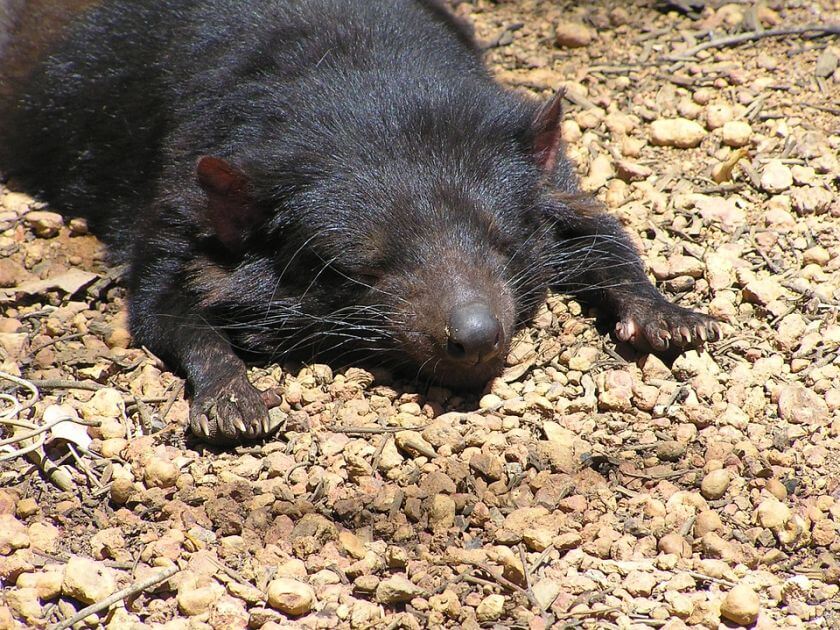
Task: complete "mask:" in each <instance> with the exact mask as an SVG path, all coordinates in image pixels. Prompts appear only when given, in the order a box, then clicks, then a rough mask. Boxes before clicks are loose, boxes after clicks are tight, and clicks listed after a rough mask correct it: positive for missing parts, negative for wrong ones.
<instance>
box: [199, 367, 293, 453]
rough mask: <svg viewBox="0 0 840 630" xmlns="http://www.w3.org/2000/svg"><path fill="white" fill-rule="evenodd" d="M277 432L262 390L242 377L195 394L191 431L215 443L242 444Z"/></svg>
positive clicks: (202, 438)
mask: <svg viewBox="0 0 840 630" xmlns="http://www.w3.org/2000/svg"><path fill="white" fill-rule="evenodd" d="M276 429H277V423H276V422H272V420H271V418H270V416H269V413H268V407H266V404H265V402H263V398H262V395H261V393H260V392H259V390H257V389H256V388H255V387H254V386H253V385H251V383H250V382H248V379H247V378H246V377H245V376H244V375H242V376H237V377H234V378H232V379H230V380H227V381H222V382H220V383H218V384H216V385H214V386H211V387H208V388H205V389H204V390H201V391H199V392H197V393H196V396H195V398H194V399H193V401H192V405H191V409H190V430H191V431H192V432H193V434H194V435H195V436H196V437H198V438H199V439H201V440H204V441H206V442H210V443H212V444H240V443H242V442H246V441H249V440H256V439H258V438H262V437H265V436H268V435H270V434H271V433H272V432H273V431H274V430H276Z"/></svg>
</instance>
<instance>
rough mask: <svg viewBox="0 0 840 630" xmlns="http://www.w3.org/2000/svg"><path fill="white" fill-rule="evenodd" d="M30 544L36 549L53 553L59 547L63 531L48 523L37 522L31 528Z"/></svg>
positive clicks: (29, 531)
mask: <svg viewBox="0 0 840 630" xmlns="http://www.w3.org/2000/svg"><path fill="white" fill-rule="evenodd" d="M28 533H29V544H30V545H31V546H32V547H34V548H35V549H40V550H41V551H46V552H47V553H53V552H54V551H55V550H56V547H57V546H58V540H59V538H60V537H61V530H59V529H58V527H56V526H55V525H53V524H52V523H50V522H48V521H35V522H34V523H32V525H30V526H29V529H28Z"/></svg>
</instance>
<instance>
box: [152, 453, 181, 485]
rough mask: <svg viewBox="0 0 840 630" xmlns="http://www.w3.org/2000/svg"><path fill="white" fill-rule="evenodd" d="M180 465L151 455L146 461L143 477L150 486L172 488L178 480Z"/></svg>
mask: <svg viewBox="0 0 840 630" xmlns="http://www.w3.org/2000/svg"><path fill="white" fill-rule="evenodd" d="M179 472H180V471H179V470H178V467H177V466H176V465H175V464H174V463H172V462H171V461H169V460H168V459H163V458H160V457H156V456H155V457H151V458H149V460H148V461H147V462H146V468H145V470H144V471H143V479H144V480H145V482H146V485H147V486H148V487H149V488H171V487H172V486H174V485H175V482H176V481H177V480H178V473H179Z"/></svg>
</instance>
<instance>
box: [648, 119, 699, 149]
mask: <svg viewBox="0 0 840 630" xmlns="http://www.w3.org/2000/svg"><path fill="white" fill-rule="evenodd" d="M704 137H706V130H705V129H703V127H702V126H701V125H700V124H698V123H697V122H695V121H693V120H688V119H686V118H672V119H665V118H662V119H659V120H655V121H653V122H652V123H651V125H650V141H651V143H652V144H654V145H657V146H670V147H677V148H679V149H688V148H691V147H696V146H697V145H698V144H700V142H701V141H702V140H703V138H704Z"/></svg>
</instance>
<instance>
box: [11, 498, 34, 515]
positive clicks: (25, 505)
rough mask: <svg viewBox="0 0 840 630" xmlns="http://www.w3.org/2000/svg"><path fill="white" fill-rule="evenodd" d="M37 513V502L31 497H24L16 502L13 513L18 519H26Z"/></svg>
mask: <svg viewBox="0 0 840 630" xmlns="http://www.w3.org/2000/svg"><path fill="white" fill-rule="evenodd" d="M37 511H38V502H37V501H36V500H35V499H34V498H33V497H26V498H24V499H21V500H20V501H18V503H17V506H16V507H15V513H16V514H17V515H18V516H19V517H20V518H27V517H28V516H32V515H33V514H35V513H36V512H37Z"/></svg>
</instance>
